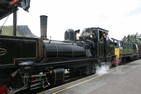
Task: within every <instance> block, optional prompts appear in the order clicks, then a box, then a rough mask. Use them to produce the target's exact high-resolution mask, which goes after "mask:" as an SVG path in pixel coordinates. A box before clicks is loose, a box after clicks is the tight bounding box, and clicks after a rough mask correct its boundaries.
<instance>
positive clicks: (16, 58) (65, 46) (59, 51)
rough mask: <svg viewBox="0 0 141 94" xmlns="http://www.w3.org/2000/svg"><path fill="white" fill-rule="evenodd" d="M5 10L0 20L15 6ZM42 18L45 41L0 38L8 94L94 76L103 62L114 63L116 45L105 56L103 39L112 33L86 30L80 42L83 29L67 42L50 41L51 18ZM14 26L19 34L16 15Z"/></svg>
mask: <svg viewBox="0 0 141 94" xmlns="http://www.w3.org/2000/svg"><path fill="white" fill-rule="evenodd" d="M6 1H7V0H6ZM27 1H28V0H27ZM7 2H8V1H7ZM9 2H12V0H9ZM0 4H2V3H0ZM18 4H20V2H18ZM6 5H7V4H6ZM6 5H5V6H6ZM0 8H3V7H0ZM14 8H17V7H14ZM4 9H5V10H7V12H5V13H6V14H5V15H0V16H1V17H0V18H3V17H5V16H6V15H8V14H10V13H11V10H12V9H13V6H12V7H9V6H7V7H6V8H4ZM26 10H27V9H26ZM16 11H17V9H15V11H14V13H15V12H16ZM3 14H4V12H3ZM40 18H41V38H28V37H17V36H6V35H0V87H1V89H2V88H5V89H6V90H7V92H6V93H9V94H11V93H16V92H19V91H22V90H25V89H30V90H34V89H37V88H46V87H48V86H54V85H58V84H60V83H63V82H64V81H65V80H66V79H67V77H68V76H69V77H71V76H72V75H73V76H76V75H90V74H94V73H95V70H96V65H101V63H102V62H110V63H113V60H114V59H115V53H114V46H113V45H108V46H107V57H104V44H103V42H102V41H101V40H100V39H101V37H102V34H103V33H104V32H108V30H105V29H102V28H99V27H91V28H85V29H84V30H83V32H82V34H81V36H80V37H79V39H78V40H77V39H76V34H77V33H78V32H79V30H76V31H74V30H72V29H68V30H66V32H65V36H64V37H65V41H56V40H49V39H47V37H46V36H47V35H46V31H47V18H48V17H47V16H45V15H42V16H40ZM13 24H14V27H13V28H14V29H13V30H14V32H15V29H16V16H14V20H13ZM14 34H15V33H14ZM66 71H67V72H66ZM3 93H4V92H3Z"/></svg>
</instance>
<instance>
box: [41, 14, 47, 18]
mask: <svg viewBox="0 0 141 94" xmlns="http://www.w3.org/2000/svg"><path fill="white" fill-rule="evenodd" d="M40 17H47V18H48V16H46V15H41V16H40Z"/></svg>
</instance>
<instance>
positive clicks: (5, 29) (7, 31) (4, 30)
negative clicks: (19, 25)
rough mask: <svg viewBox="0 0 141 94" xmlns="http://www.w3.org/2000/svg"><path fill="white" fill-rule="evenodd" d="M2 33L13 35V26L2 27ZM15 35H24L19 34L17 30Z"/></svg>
mask: <svg viewBox="0 0 141 94" xmlns="http://www.w3.org/2000/svg"><path fill="white" fill-rule="evenodd" d="M2 35H8V36H13V26H4V27H3V28H2ZM16 35H17V36H25V35H21V34H19V32H17V34H16Z"/></svg>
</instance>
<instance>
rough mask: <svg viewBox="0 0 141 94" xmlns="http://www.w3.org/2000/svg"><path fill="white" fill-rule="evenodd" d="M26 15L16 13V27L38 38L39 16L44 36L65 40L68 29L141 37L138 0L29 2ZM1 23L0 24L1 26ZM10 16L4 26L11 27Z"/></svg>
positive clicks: (113, 35) (140, 14)
mask: <svg viewBox="0 0 141 94" xmlns="http://www.w3.org/2000/svg"><path fill="white" fill-rule="evenodd" d="M30 1H31V5H30V6H31V7H30V9H29V13H27V12H25V11H24V10H22V9H20V10H19V11H18V22H17V24H18V25H28V26H29V28H30V30H31V31H32V33H33V34H35V35H36V36H40V15H47V16H48V26H47V36H51V37H52V39H55V40H56V39H58V40H64V32H65V30H66V29H68V28H72V29H74V30H76V29H83V28H88V27H101V28H103V29H106V30H109V36H110V37H113V38H116V39H119V40H121V39H122V38H123V37H124V36H125V35H128V34H135V33H136V32H138V33H139V34H141V0H30ZM3 22H4V20H1V21H0V25H2V24H3ZM12 22H13V21H12V15H11V16H10V17H9V18H8V21H7V22H6V23H5V25H12Z"/></svg>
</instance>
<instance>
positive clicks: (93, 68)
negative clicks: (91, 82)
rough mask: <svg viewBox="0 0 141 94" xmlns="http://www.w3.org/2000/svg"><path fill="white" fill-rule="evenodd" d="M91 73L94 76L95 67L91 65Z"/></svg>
mask: <svg viewBox="0 0 141 94" xmlns="http://www.w3.org/2000/svg"><path fill="white" fill-rule="evenodd" d="M91 67H92V68H91V73H92V74H95V73H96V65H95V64H94V63H93V64H92V65H91Z"/></svg>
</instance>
